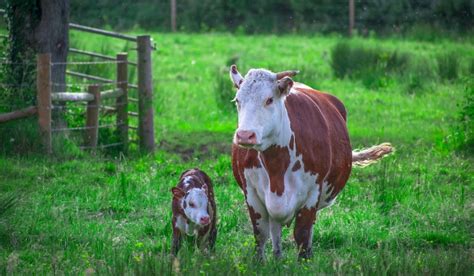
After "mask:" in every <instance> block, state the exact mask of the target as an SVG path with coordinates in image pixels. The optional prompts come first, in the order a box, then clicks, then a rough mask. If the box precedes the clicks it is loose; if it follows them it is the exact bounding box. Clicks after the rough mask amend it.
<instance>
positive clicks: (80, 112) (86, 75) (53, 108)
mask: <svg viewBox="0 0 474 276" xmlns="http://www.w3.org/2000/svg"><path fill="white" fill-rule="evenodd" d="M76 27H81V28H82V29H80V30H82V31H87V32H92V31H93V32H99V31H100V32H99V33H100V34H102V35H110V36H118V35H120V34H117V33H113V34H111V33H110V34H109V33H107V34H105V33H104V32H103V31H102V30H98V29H97V30H95V29H92V28H87V29H84V28H83V27H84V26H76ZM122 38H123V37H122ZM133 41H134V42H135V43H136V44H137V48H136V49H135V50H137V58H140V57H141V59H140V60H144V63H142V65H143V64H149V63H150V62H151V55H150V45H151V43H150V41H151V40H150V37H149V36H141V37H133ZM69 52H71V53H75V54H79V55H82V56H89V59H96V58H98V59H102V60H87V59H88V58H87V57H84V58H81V57H82V56H81V57H78V58H77V59H76V60H68V61H64V62H62V61H51V59H49V58H48V61H47V62H40V60H39V59H38V61H37V62H35V61H33V60H29V61H22V62H17V61H10V60H8V59H7V58H6V57H5V56H3V57H0V66H4V68H10V69H9V70H17V69H16V68H25V69H19V70H20V72H21V71H24V72H27V73H26V74H27V75H28V78H26V79H25V80H28V82H27V83H24V82H22V80H23V79H22V77H20V78H18V82H16V80H13V81H8V80H7V79H5V78H2V77H1V76H0V90H2V89H5V90H9V91H6V92H5V93H2V91H0V116H2V113H1V112H5V111H6V110H9V112H10V110H11V112H12V113H17V111H18V110H19V108H23V107H24V106H22V105H23V104H25V105H26V104H28V105H31V106H35V107H37V110H38V111H37V112H38V113H37V115H38V116H40V110H41V109H43V110H49V112H59V113H56V114H61V113H62V114H64V115H62V116H64V118H65V120H66V122H67V123H68V124H69V127H54V126H53V128H50V129H49V131H50V133H51V134H52V133H64V132H69V131H72V132H74V133H76V132H81V131H84V132H85V133H86V134H87V133H89V132H90V131H92V133H94V130H93V129H96V131H95V133H96V136H95V138H94V139H95V144H94V143H92V144H90V143H89V142H88V140H87V139H85V140H84V142H85V145H81V146H79V148H81V149H92V148H109V147H114V146H119V145H123V144H124V142H123V141H127V143H129V142H132V141H136V139H135V140H131V139H128V140H123V136H119V137H117V138H119V139H120V140H121V141H122V142H119V143H117V142H114V143H108V144H99V145H97V143H98V142H99V141H98V137H97V133H98V131H99V130H102V129H116V130H117V131H118V132H117V133H120V132H121V131H122V133H123V128H124V126H125V125H126V123H120V122H121V120H122V119H123V118H122V117H120V116H124V115H123V114H124V113H125V116H127V117H125V118H127V121H130V120H129V119H131V122H132V123H134V122H137V121H136V119H138V120H140V119H139V116H138V114H139V112H134V111H135V110H137V109H139V107H140V105H138V103H139V100H138V98H139V96H138V92H139V89H138V88H139V86H138V85H136V84H133V83H131V82H130V77H131V78H134V76H135V75H134V74H128V71H127V67H126V66H125V67H124V66H122V65H121V64H128V65H131V66H135V67H136V68H139V67H140V64H139V63H138V62H135V61H129V60H128V58H127V54H126V53H125V54H121V53H120V54H117V55H116V57H113V56H106V55H103V54H99V53H95V52H88V51H83V50H79V49H69ZM132 56H134V55H133V54H132ZM38 57H39V58H40V56H38ZM114 58H115V59H114ZM104 66H114V67H115V68H116V69H117V70H109V68H111V67H104ZM28 67H30V68H28ZM46 67H48V69H46V70H49V75H51V74H54V72H55V71H54V70H56V69H57V68H58V67H66V68H68V69H72V70H70V71H69V70H66V75H67V77H66V80H67V81H66V83H63V82H58V81H57V79H56V80H54V81H49V83H48V82H46V83H45V82H44V81H43V82H42V81H40V79H41V76H42V77H44V76H45V75H44V74H43V75H41V72H44V71H45V68H46ZM142 67H143V66H142ZM115 68H114V69H115ZM124 68H125V69H124ZM122 69H124V70H125V71H123V70H122ZM142 69H143V68H142ZM121 70H122V71H121ZM132 70H136V69H132ZM94 72H95V73H94ZM104 72H105V73H106V74H105V75H112V72H114V74H116V76H115V77H113V78H111V79H108V78H104V77H100V76H98V75H104ZM120 72H122V73H120ZM123 72H125V75H124V74H123ZM137 72H138V73H137V74H138V78H140V77H141V75H140V74H145V75H147V74H151V71H149V70H141V71H140V69H139V70H137ZM34 74H37V75H38V77H37V78H38V79H37V80H36V82H35V81H34V80H32V79H31V77H34ZM127 75H128V76H127ZM46 76H47V75H46ZM73 78H77V79H78V80H77V81H76V80H73ZM145 78H146V79H147V86H146V87H143V89H144V90H143V91H151V89H150V88H149V87H152V86H153V85H152V84H151V83H152V81H148V80H152V79H151V78H150V77H147V76H145ZM124 79H125V80H126V81H123V80H124ZM41 85H43V86H46V87H48V88H47V89H48V90H49V91H50V92H49V93H50V94H51V95H50V96H49V97H50V98H49V101H51V105H49V106H46V107H45V106H44V103H45V102H43V104H41V105H40V104H38V103H40V100H39V99H40V96H39V95H40V91H41V90H40V87H41ZM124 85H126V87H127V88H128V90H129V91H127V94H128V95H127V96H128V97H126V98H125V99H128V100H127V101H126V102H125V103H124V102H121V101H123V98H122V100H119V99H118V98H117V97H120V96H119V95H120V92H114V91H115V90H113V91H111V90H107V88H108V89H111V88H112V89H115V88H116V87H117V88H120V87H123V86H124ZM91 86H99V88H98V89H100V92H99V91H98V92H99V93H102V92H105V91H104V90H107V91H108V92H105V93H104V94H101V96H104V98H103V99H100V100H99V102H100V104H93V102H92V101H93V100H95V99H96V98H95V97H94V96H93V95H94V94H93V93H90V92H92V91H93V90H91V89H92V88H91V89H88V88H89V87H91ZM23 89H24V90H23ZM34 89H36V90H37V92H36V93H37V95H30V96H33V97H32V99H31V101H28V103H26V102H25V101H22V100H21V97H18V96H19V95H23V93H26V94H28V95H29V94H31V93H33V92H30V91H33V90H34ZM84 90H85V91H84ZM54 93H68V94H63V95H57V97H55V96H53V95H54ZM74 93H83V95H74V96H71V95H70V94H74ZM84 93H89V95H87V94H84ZM96 93H97V92H96ZM26 94H25V95H26ZM47 94H48V93H47ZM91 95H92V96H91ZM2 96H3V97H4V98H3V99H2ZM36 96H38V98H37V97H36ZM15 97H17V99H15ZM59 99H61V100H59ZM92 99H93V100H92ZM77 104H79V105H77ZM124 105H125V106H127V107H126V108H125V111H124V108H123V106H124ZM91 109H92V110H91ZM94 109H95V111H94ZM137 111H138V110H137ZM89 112H92V113H89ZM94 112H95V115H94V116H96V117H95V118H96V119H95V120H96V123H95V125H91V123H90V122H89V121H86V124H85V125H84V126H77V125H78V123H80V120H83V117H84V116H86V118H88V117H87V116H89V115H90V114H93V113H94ZM98 112H100V113H101V114H103V115H100V116H97V114H98ZM114 113H115V114H117V119H116V120H114V121H116V122H115V123H112V122H111V120H112V119H111V117H110V116H108V115H110V114H114ZM145 113H146V114H147V115H146V116H150V114H151V115H152V113H150V112H144V114H145ZM49 116H50V115H49ZM75 116H79V117H75ZM4 118H5V117H4ZM18 118H21V117H18ZM99 118H100V120H99ZM121 118H122V119H121ZM48 120H50V124H51V118H49V119H48ZM39 121H41V119H40V120H39ZM122 121H123V120H122ZM147 122H152V120H150V119H147ZM55 124H57V122H56V123H55V122H54V121H53V122H52V125H55ZM127 125H128V123H127ZM41 127H42V126H40V128H41ZM125 129H131V130H132V132H133V134H130V135H132V137H130V138H136V137H137V135H140V134H138V132H139V128H138V127H135V126H130V125H129V126H128V127H125ZM127 132H128V131H127ZM101 133H102V131H101ZM149 133H151V135H150V136H152V134H153V131H151V132H149ZM51 134H50V135H51ZM105 134H106V137H105V139H103V141H102V142H106V141H110V137H111V136H110V134H107V132H105ZM68 135H69V134H68ZM118 135H121V134H118ZM86 136H87V135H86ZM49 139H51V138H49ZM149 140H150V139H148V138H147V148H148V149H152V148H153V143H154V142H153V140H150V141H151V142H150V141H149ZM89 141H90V140H89ZM45 144H46V143H45ZM49 144H50V142H49ZM148 149H147V150H148ZM49 151H50V150H49Z"/></svg>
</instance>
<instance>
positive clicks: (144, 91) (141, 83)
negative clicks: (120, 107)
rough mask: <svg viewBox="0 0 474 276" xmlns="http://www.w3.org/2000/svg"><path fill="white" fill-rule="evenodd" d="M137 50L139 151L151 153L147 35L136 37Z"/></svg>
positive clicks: (149, 56)
mask: <svg viewBox="0 0 474 276" xmlns="http://www.w3.org/2000/svg"><path fill="white" fill-rule="evenodd" d="M137 46H138V47H137V48H138V120H139V121H138V135H139V140H140V149H141V150H142V151H145V152H153V150H154V148H155V137H154V136H155V134H154V129H153V128H154V124H153V103H152V101H153V79H152V73H151V67H152V66H151V65H152V64H151V40H150V36H149V35H142V36H138V37H137Z"/></svg>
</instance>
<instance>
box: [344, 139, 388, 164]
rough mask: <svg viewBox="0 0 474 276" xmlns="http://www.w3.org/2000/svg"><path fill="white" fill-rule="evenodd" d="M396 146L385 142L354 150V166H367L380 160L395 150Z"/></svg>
mask: <svg viewBox="0 0 474 276" xmlns="http://www.w3.org/2000/svg"><path fill="white" fill-rule="evenodd" d="M393 151H394V148H393V147H392V145H391V144H390V143H383V144H380V145H377V146H373V147H370V148H368V149H363V150H360V151H353V152H352V166H356V167H365V166H368V165H370V164H373V163H376V162H378V161H379V160H380V159H382V158H383V157H385V156H387V155H388V154H389V153H391V152H393Z"/></svg>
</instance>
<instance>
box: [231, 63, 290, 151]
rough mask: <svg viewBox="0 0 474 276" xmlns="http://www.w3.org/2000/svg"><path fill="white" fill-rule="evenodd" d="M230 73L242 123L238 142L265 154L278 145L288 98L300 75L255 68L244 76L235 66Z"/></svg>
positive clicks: (239, 127) (240, 123)
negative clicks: (285, 100) (277, 140)
mask: <svg viewBox="0 0 474 276" xmlns="http://www.w3.org/2000/svg"><path fill="white" fill-rule="evenodd" d="M229 73H230V78H231V80H232V82H233V83H234V86H235V87H236V88H237V89H238V90H237V95H236V97H235V99H234V100H235V103H236V105H237V111H238V117H239V118H238V120H239V122H238V128H237V130H236V131H235V134H234V143H235V144H238V145H239V146H242V147H247V148H253V149H256V150H259V151H264V150H265V149H267V148H268V147H269V146H271V145H273V144H276V143H277V142H276V139H278V138H277V137H278V135H279V132H280V131H281V122H282V116H283V115H284V108H285V104H284V98H285V97H286V95H288V93H289V92H290V89H291V87H292V86H293V80H292V79H291V77H292V76H294V75H296V74H297V73H298V72H297V71H284V72H280V73H273V72H270V71H268V70H265V69H251V70H250V71H248V73H247V74H246V75H245V77H242V76H241V75H240V73H239V71H237V67H236V66H235V65H232V66H231V67H230V72H229Z"/></svg>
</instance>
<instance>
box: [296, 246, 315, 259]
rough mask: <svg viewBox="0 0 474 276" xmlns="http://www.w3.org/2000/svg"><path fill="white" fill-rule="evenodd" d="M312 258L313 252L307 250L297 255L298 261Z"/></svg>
mask: <svg viewBox="0 0 474 276" xmlns="http://www.w3.org/2000/svg"><path fill="white" fill-rule="evenodd" d="M311 257H313V250H311V249H307V250H301V251H300V253H299V254H298V260H300V261H301V260H308V259H311Z"/></svg>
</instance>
